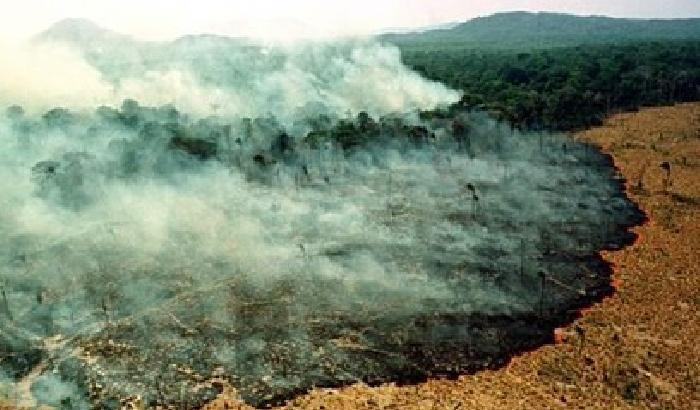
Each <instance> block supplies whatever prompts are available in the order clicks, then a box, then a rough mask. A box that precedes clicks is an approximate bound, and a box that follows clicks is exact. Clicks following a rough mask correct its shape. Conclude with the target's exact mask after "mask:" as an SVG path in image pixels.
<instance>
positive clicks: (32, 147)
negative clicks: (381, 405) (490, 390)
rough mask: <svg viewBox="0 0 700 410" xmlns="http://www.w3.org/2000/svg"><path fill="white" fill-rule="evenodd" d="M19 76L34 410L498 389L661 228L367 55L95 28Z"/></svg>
mask: <svg viewBox="0 0 700 410" xmlns="http://www.w3.org/2000/svg"><path fill="white" fill-rule="evenodd" d="M3 58H5V59H6V61H5V63H6V64H3V65H2V70H3V74H5V75H4V76H3V77H0V78H2V80H0V81H1V82H0V92H2V94H0V95H2V97H1V98H2V100H0V103H1V104H4V105H5V106H6V111H5V116H4V117H3V118H2V119H1V120H0V164H2V165H0V192H2V193H3V197H2V201H0V211H1V212H0V260H2V261H3V267H4V269H3V270H2V272H1V273H0V285H1V286H2V289H0V290H1V291H2V293H1V294H0V297H1V298H2V299H1V300H0V330H2V331H1V332H0V354H2V358H3V360H2V361H0V368H1V369H2V373H3V374H4V376H6V378H7V379H9V380H10V382H11V383H16V384H14V385H13V386H15V387H16V386H18V385H20V384H21V385H24V384H26V385H29V386H30V391H31V393H32V398H30V399H27V398H24V397H23V398H22V400H25V399H26V400H29V401H30V402H31V405H35V404H49V405H54V406H64V407H77V408H86V407H88V406H91V405H92V406H105V407H114V406H117V404H118V403H119V400H120V399H123V398H125V397H131V396H136V395H139V396H141V397H143V398H144V400H145V402H146V404H147V405H149V406H155V405H159V404H160V405H170V406H180V407H182V406H194V405H200V404H203V403H204V402H206V401H207V400H209V399H211V397H212V396H213V395H214V394H216V393H217V392H218V391H219V390H220V388H221V383H223V382H227V383H230V384H232V385H233V386H235V387H236V388H237V389H238V391H239V392H240V394H241V395H242V397H243V398H244V399H246V400H247V401H248V402H250V403H253V404H257V405H262V404H266V403H273V402H276V401H278V400H281V399H284V398H287V397H289V396H291V395H293V394H295V393H297V392H299V391H302V390H304V389H307V388H310V387H312V386H314V385H337V384H343V383H351V382H355V381H358V380H364V381H367V382H373V383H376V382H381V381H388V380H416V379H420V378H423V377H428V376H430V375H435V374H447V375H454V374H459V373H463V372H466V371H473V370H476V369H482V368H486V367H491V366H495V365H498V364H501V363H503V362H504V361H505V360H506V359H507V357H508V355H510V354H511V353H512V352H514V351H519V350H521V349H525V348H530V347H532V346H535V345H537V344H540V343H543V342H545V341H547V340H548V338H549V337H551V330H552V328H553V327H555V326H557V325H558V324H560V323H561V322H563V321H566V320H568V319H570V317H571V314H572V313H571V312H572V311H575V309H576V308H578V307H580V306H582V305H585V304H587V303H590V302H591V301H593V300H597V299H599V298H601V297H602V296H603V295H605V294H608V293H609V292H611V290H612V288H611V287H610V285H609V275H610V271H609V267H607V266H606V265H605V264H604V263H603V262H602V260H601V259H600V257H599V255H598V251H599V250H600V249H612V248H617V247H620V246H623V245H625V244H627V243H629V242H630V241H631V240H632V239H633V235H632V234H630V233H629V232H628V231H627V228H628V227H629V226H631V225H634V224H636V223H639V222H640V221H641V220H642V215H641V214H640V212H639V211H638V209H637V208H636V207H635V206H634V205H633V204H632V203H631V202H630V201H629V200H628V199H627V197H626V196H625V195H624V192H623V190H622V182H621V181H620V180H619V178H618V176H617V174H616V171H615V170H614V168H613V164H612V161H611V159H610V158H609V157H607V156H605V155H603V154H601V153H600V152H598V151H597V150H596V149H594V148H593V147H591V146H588V145H586V144H582V143H579V142H576V141H573V140H571V139H570V138H568V137H566V136H562V135H556V134H550V133H545V132H530V131H519V130H517V129H515V128H514V127H512V126H510V125H508V124H503V123H499V122H496V121H494V120H493V119H491V118H489V117H488V116H487V115H485V114H483V113H479V112H470V111H468V110H465V109H464V107H462V106H460V104H458V102H459V101H460V98H462V99H463V101H464V98H470V97H469V96H468V95H467V96H465V97H463V96H462V94H461V93H460V92H459V91H456V90H453V89H451V88H449V87H448V86H445V85H443V84H441V83H438V82H435V81H432V80H428V79H426V78H424V77H422V76H421V75H420V74H419V73H418V72H416V71H414V70H411V69H410V68H408V67H407V66H405V65H403V63H402V60H401V54H400V52H399V50H398V49H397V48H395V47H392V46H385V45H381V44H377V43H375V42H373V41H369V40H365V41H344V42H334V43H327V42H321V43H306V44H300V45H299V44H297V45H293V46H285V47H281V46H275V47H272V46H267V45H260V44H258V43H256V42H253V41H249V40H242V39H231V38H226V37H220V36H206V35H202V36H187V37H183V38H181V39H178V40H176V41H172V42H164V43H150V42H139V41H136V40H134V39H131V38H129V37H125V36H122V35H119V34H116V33H111V32H108V31H104V30H102V29H100V28H98V27H96V26H94V25H92V24H91V23H89V22H85V21H79V20H78V21H68V22H64V23H61V24H59V25H57V26H54V27H53V28H52V29H51V30H49V31H47V32H46V33H44V34H43V35H41V36H39V37H38V38H37V39H35V42H34V44H33V45H32V46H31V47H29V48H23V49H16V50H9V51H8V53H7V54H5V57H3ZM7 79H10V80H7ZM212 380H215V381H212ZM32 400H33V401H32Z"/></svg>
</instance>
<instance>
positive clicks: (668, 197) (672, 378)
mask: <svg viewBox="0 0 700 410" xmlns="http://www.w3.org/2000/svg"><path fill="white" fill-rule="evenodd" d="M576 137H577V138H580V139H584V140H587V141H591V142H593V143H595V144H597V145H599V146H601V148H602V149H603V150H605V151H607V152H610V153H611V154H612V155H613V156H614V157H615V160H616V164H617V165H618V167H619V168H620V170H621V172H622V173H623V174H624V175H625V176H626V177H627V179H628V191H629V195H630V196H631V197H632V199H633V200H634V201H636V202H637V203H639V204H640V206H641V207H642V208H643V209H644V211H645V212H646V213H647V214H648V217H649V222H648V223H647V224H645V225H643V226H641V227H638V228H636V232H637V233H638V234H639V240H638V241H637V243H636V244H635V245H634V246H631V247H628V248H626V249H624V250H623V251H619V252H608V253H606V254H605V255H604V256H605V258H606V259H608V260H609V261H610V262H611V263H613V264H614V266H615V267H616V268H615V271H616V274H615V283H616V286H617V288H618V290H617V293H616V294H615V295H614V296H613V297H611V298H608V299H606V300H605V301H604V302H603V303H601V304H598V305H596V306H593V307H592V308H590V309H589V310H587V311H586V312H584V314H583V316H582V317H581V318H580V319H579V320H577V321H576V322H574V323H572V324H571V325H570V326H568V327H566V328H564V329H559V330H558V331H557V333H556V335H557V338H558V339H559V343H558V344H556V345H551V346H544V347H542V348H540V349H538V350H535V351H532V352H528V353H525V354H522V355H520V356H518V357H516V358H514V359H513V360H512V361H511V363H510V364H509V365H508V366H507V367H506V368H503V369H500V370H496V371H483V372H479V373H477V374H474V375H467V376H462V377H460V378H459V379H458V380H430V381H428V382H426V383H422V384H419V385H412V386H395V385H384V386H380V387H374V388H371V387H368V386H364V385H354V386H349V387H346V388H342V389H317V390H314V391H312V392H311V393H309V394H307V395H305V396H300V397H298V398H296V399H294V400H292V401H290V402H289V403H288V405H287V407H286V408H289V409H479V410H483V409H523V408H537V409H550V408H551V409H561V408H580V409H610V408H615V409H700V344H698V342H699V341H700V267H699V266H700V221H699V220H698V217H700V104H698V103H696V104H684V105H677V106H674V107H664V108H652V109H645V110H642V111H641V112H639V113H630V114H620V115H616V116H613V117H611V118H610V119H609V120H607V121H606V123H605V124H604V125H603V126H602V127H599V128H595V129H591V130H588V131H585V132H581V133H579V134H577V135H576ZM664 162H667V163H668V165H669V167H667V168H669V169H670V173H669V172H668V171H667V169H664V167H662V166H661V164H663V163H664ZM669 175H670V177H669ZM1 407H2V406H0V408H1ZM135 407H140V406H138V404H136V406H135ZM206 408H207V409H243V408H248V407H246V406H245V405H243V404H241V403H240V402H238V401H237V400H236V399H235V392H233V391H227V392H225V393H224V394H222V395H221V396H220V397H219V398H218V399H217V400H216V401H215V402H213V403H211V404H210V405H208V406H207V407H206Z"/></svg>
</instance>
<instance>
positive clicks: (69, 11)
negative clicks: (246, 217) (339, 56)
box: [0, 0, 700, 39]
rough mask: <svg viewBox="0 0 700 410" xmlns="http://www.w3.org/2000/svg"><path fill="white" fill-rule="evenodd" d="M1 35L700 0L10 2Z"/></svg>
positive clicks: (580, 9)
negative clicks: (71, 24)
mask: <svg viewBox="0 0 700 410" xmlns="http://www.w3.org/2000/svg"><path fill="white" fill-rule="evenodd" d="M2 2H3V3H7V4H6V5H5V7H3V9H2V14H1V15H0V36H2V38H4V39H19V38H26V37H29V36H31V35H33V34H35V33H37V32H39V31H42V30H43V29H45V28H46V27H48V26H49V25H51V24H52V23H54V22H56V21H58V20H60V19H63V18H66V17H85V18H88V19H91V20H93V21H95V22H97V23H98V24H100V25H102V26H105V27H108V28H112V29H114V30H116V31H120V32H125V33H130V34H132V35H136V36H138V37H142V38H149V39H165V38H171V37H175V36H177V35H180V34H185V33H201V32H208V33H220V34H228V35H244V36H256V37H267V38H284V37H290V38H298V37H320V36H329V35H355V34H369V33H372V32H377V31H381V30H385V29H387V28H397V27H416V26H425V25H430V24H436V23H442V22H450V21H461V20H466V19H468V18H472V17H476V16H482V15H487V14H491V13H494V12H499V11H512V10H531V11H559V12H567V13H574V14H599V15H609V16H619V17H659V18H669V17H700V0H520V1H517V0H488V1H485V0H478V1H476V0H432V1H431V0H352V1H348V0H336V1H334V0H252V1H251V0H245V1H237V0H190V1H185V0H152V1H145V0H19V1H11V2H10V1H6V0H2Z"/></svg>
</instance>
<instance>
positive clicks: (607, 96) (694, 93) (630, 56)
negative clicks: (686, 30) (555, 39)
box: [403, 41, 700, 130]
mask: <svg viewBox="0 0 700 410" xmlns="http://www.w3.org/2000/svg"><path fill="white" fill-rule="evenodd" d="M403 58H404V60H405V62H406V63H407V64H408V65H410V66H412V67H413V68H414V69H416V70H417V71H419V72H421V73H423V74H424V75H426V76H427V77H430V78H432V79H435V80H438V81H442V82H444V83H446V84H448V85H450V86H452V87H455V88H458V89H460V90H463V91H464V93H465V94H464V97H463V98H462V104H464V105H466V106H468V107H473V108H481V109H485V110H488V111H492V112H493V113H494V114H495V115H496V116H498V117H499V118H501V119H504V120H507V121H509V122H511V123H513V124H515V125H517V126H519V127H524V128H534V129H539V128H547V129H565V130H568V129H575V128H581V127H586V126H590V125H595V124H599V123H600V122H601V120H602V119H603V118H604V117H605V116H606V115H607V114H608V113H610V112H614V111H626V110H634V109H636V108H638V107H641V106H650V105H665V104H671V103H673V102H678V101H696V100H698V98H699V97H700V41H687V42H669V41H667V42H647V43H640V44H628V45H614V46H611V45H596V46H593V45H587V46H577V47H568V48H557V49H541V50H531V51H520V52H515V51H485V50H473V49H461V50H457V49H451V50H450V49H445V50H441V49H436V48H426V49H423V50H418V49H414V50H404V51H403Z"/></svg>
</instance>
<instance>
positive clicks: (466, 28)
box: [379, 12, 700, 49]
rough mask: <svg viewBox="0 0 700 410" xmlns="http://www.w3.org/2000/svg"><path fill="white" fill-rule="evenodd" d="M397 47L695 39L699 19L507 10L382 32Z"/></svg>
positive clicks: (503, 46)
mask: <svg viewBox="0 0 700 410" xmlns="http://www.w3.org/2000/svg"><path fill="white" fill-rule="evenodd" d="M379 38H380V39H381V40H383V41H387V42H391V43H395V44H397V45H399V46H402V48H410V47H426V46H435V47H440V48H442V49H445V48H454V47H460V48H465V47H466V48H498V49H521V48H549V47H562V46H572V45H582V44H607V43H618V44H620V43H630V42H639V41H655V40H689V39H700V18H690V19H673V20H641V19H620V18H611V17H599V16H589V17H582V16H574V15H568V14H556V13H528V12H510V13H499V14H494V15H491V16H488V17H480V18H476V19H473V20H469V21H466V22H464V23H461V24H458V25H456V26H454V27H451V28H448V29H439V30H427V31H421V32H411V33H396V34H385V35H382V36H380V37H379Z"/></svg>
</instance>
